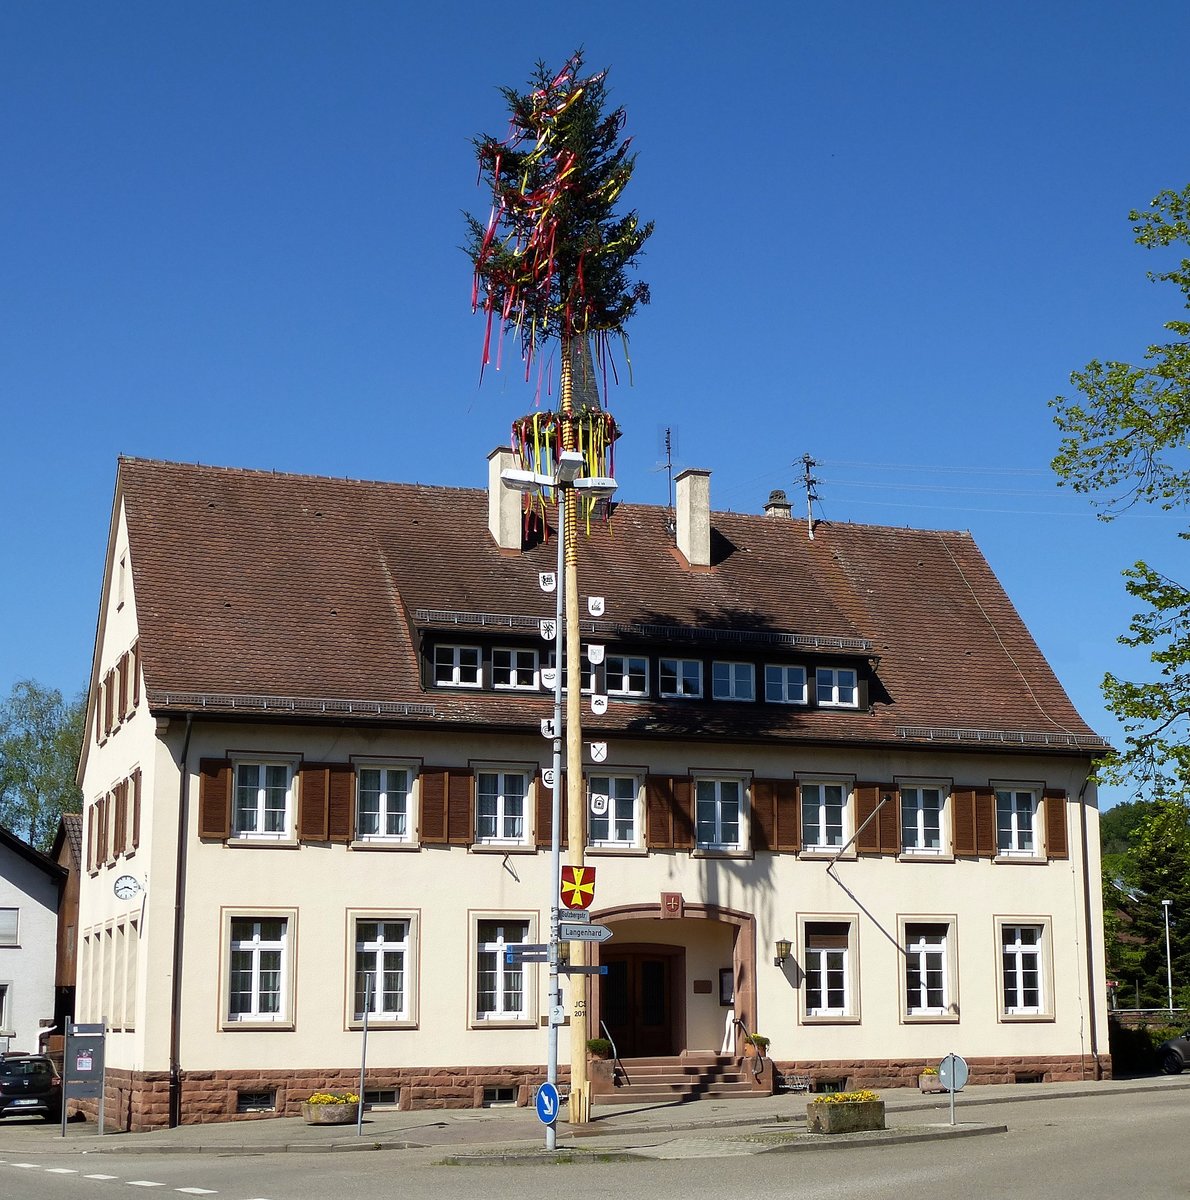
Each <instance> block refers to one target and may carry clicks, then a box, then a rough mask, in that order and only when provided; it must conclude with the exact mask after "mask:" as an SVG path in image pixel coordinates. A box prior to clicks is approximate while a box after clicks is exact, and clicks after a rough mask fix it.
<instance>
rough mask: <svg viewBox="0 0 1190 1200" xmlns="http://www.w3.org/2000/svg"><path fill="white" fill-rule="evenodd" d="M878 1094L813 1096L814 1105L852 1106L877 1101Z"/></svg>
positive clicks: (857, 1093)
mask: <svg viewBox="0 0 1190 1200" xmlns="http://www.w3.org/2000/svg"><path fill="white" fill-rule="evenodd" d="M879 1099H880V1093H879V1092H870V1091H866V1090H865V1091H859V1092H828V1093H827V1094H826V1095H825V1096H815V1097H814V1100H813V1103H814V1104H854V1103H858V1102H860V1101H866V1100H879Z"/></svg>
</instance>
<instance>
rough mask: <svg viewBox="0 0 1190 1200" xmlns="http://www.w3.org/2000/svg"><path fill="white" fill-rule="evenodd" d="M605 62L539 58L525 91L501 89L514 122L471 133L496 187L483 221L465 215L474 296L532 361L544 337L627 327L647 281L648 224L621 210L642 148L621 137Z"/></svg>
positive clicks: (601, 337) (603, 334)
mask: <svg viewBox="0 0 1190 1200" xmlns="http://www.w3.org/2000/svg"><path fill="white" fill-rule="evenodd" d="M606 74H607V73H606V71H601V72H599V73H598V74H597V75H590V76H584V75H583V55H582V51H578V52H576V53H575V54H574V55H573V56H572V57H571V59H570V60H569V62H567V63H566V65H565V66H564V67H563V68H562V69H561V71H557V72H555V71H552V70H549V69H547V68H546V66H545V64H544V63H540V62H539V63H538V64H537V68H536V70H535V72H534V74H533V76H532V77H531V78H530V80H529V83H528V88H527V90H526V91H524V92H518V91H515V90H514V89H512V88H502V89H501V92H502V94H503V96H504V99H505V101H506V103H507V106H508V112H509V130H508V134H507V135H506V136H505V137H503V138H498V137H495V136H492V135H490V134H485V135H483V136H481V137H479V138H476V139H475V150H476V156H477V158H478V160H479V170H480V175H481V177H482V178H484V179H486V181H487V182H488V184H489V186H490V187H491V190H492V209H491V214H490V216H489V217H488V219H487V220H486V221H481V220H479V219H477V218H476V217H473V216H469V215H468V216H467V227H468V234H469V238H468V246H467V251H468V253H469V254H470V256H471V259H472V262H473V263H474V264H475V286H474V290H473V293H472V305H473V307H475V308H480V307H482V309H483V311H484V312H485V314H486V315H487V331H488V332H487V336H486V338H485V342H484V359H483V361H484V362H485V363H487V362H488V361H489V350H490V338H491V333H492V328H493V324H495V325H497V326H498V327H499V329H500V330H501V331H504V330H510V331H512V330H515V331H516V332H518V333H519V335H520V338H521V345H522V352H523V355H524V358H525V361H526V369H528V365H529V363H530V362H531V360H532V358H533V356H534V354H535V353H536V352H537V350H538V348H539V347H540V346H541V345H542V343H543V342H544V341H545V340H547V339H550V338H557V339H558V341H559V342H560V343H561V346H562V348H563V351H564V352H568V350H569V345H570V341H571V339H572V338H574V337H584V338H585V337H591V338H593V339H594V340H595V342H596V346H597V349H598V351H599V353H600V357H601V359H602V356H603V351H604V349H605V346H604V343H605V341H606V338H607V336H608V335H609V334H618V335H623V334H624V327H625V325H626V323H627V321H628V319H629V318H630V317H631V316H632V314H633V313H634V312H635V311H636V308H637V306H638V305H639V304H647V303H648V301H649V288H648V285H647V284H645V283H643V282H640V281H633V280H632V279H631V278H630V273H631V269H632V268H633V267H634V266H635V264H636V261H637V258H638V256H639V254H640V252H641V247H642V246H643V245H644V243H645V240H646V239H647V238H648V237H649V235H650V234H651V233H652V231H653V226H652V223H651V222H650V223H648V224H644V225H642V224H641V223H640V221H639V220H638V218H637V214H636V213H635V212H625V213H619V212H617V209H616V205H617V202H618V200H619V198H620V194H621V193H622V192H623V190H624V188H625V187H626V186H627V184H628V181H629V179H631V177H632V172H633V168H634V166H635V163H636V156H635V155H634V154H632V153H630V151H629V148H630V144H631V139H630V138H625V137H624V136H623V129H624V121H625V114H624V110H623V109H622V108H617V109H613V110H611V111H605V110H606V106H607V88H606V84H605V79H606Z"/></svg>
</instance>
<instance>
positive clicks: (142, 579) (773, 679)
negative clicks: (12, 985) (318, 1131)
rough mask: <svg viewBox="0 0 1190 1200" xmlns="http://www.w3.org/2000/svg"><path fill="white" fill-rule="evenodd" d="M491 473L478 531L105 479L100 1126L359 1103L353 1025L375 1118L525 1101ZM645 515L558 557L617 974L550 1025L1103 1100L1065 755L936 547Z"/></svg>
mask: <svg viewBox="0 0 1190 1200" xmlns="http://www.w3.org/2000/svg"><path fill="white" fill-rule="evenodd" d="M508 463H509V456H508V454H507V452H504V451H497V452H494V454H493V456H492V460H491V471H490V476H491V479H492V481H493V482H492V484H491V485H490V486H489V488H488V490H487V491H486V492H485V491H482V490H473V489H463V488H457V489H453V488H431V487H422V486H418V485H401V484H381V483H366V482H361V481H351V480H330V479H321V478H316V477H308V476H292V475H276V474H268V473H263V472H251V471H240V470H234V469H221V468H209V467H196V466H185V465H180V464H171V463H161V462H150V461H145V460H137V459H122V460H121V462H120V466H119V471H118V474H117V481H116V491H115V500H114V506H113V514H112V522H111V533H110V540H109V547H108V555H107V567H106V571H105V579H104V584H103V592H102V597H101V603H100V613H99V632H98V637H97V644H96V651H95V660H94V665H93V674H92V687H91V698H90V713H89V730H90V734H89V738H88V744H87V747H86V749H85V752H84V755H83V760H82V763H81V766H80V779H81V783H82V786H83V789H84V796H85V800H86V802H87V811H86V849H85V858H86V863H85V870H84V875H83V880H82V889H81V896H80V918H79V924H80V930H81V939H80V958H79V978H78V1005H77V1007H78V1013H77V1014H76V1016H77V1019H79V1020H85V1021H93V1020H94V1021H97V1020H106V1022H107V1023H108V1026H109V1029H110V1034H109V1040H108V1050H107V1067H108V1092H107V1097H106V1103H107V1110H108V1116H109V1119H111V1120H113V1121H115V1122H117V1123H118V1124H121V1125H123V1126H125V1127H129V1128H137V1129H140V1128H152V1127H155V1126H159V1125H164V1124H167V1123H176V1122H190V1121H200V1120H223V1119H229V1118H231V1117H234V1116H236V1115H245V1116H247V1115H254V1116H255V1115H260V1114H261V1113H292V1112H295V1111H296V1109H297V1106H298V1104H299V1103H300V1101H301V1100H302V1099H304V1098H305V1097H307V1096H308V1095H310V1094H311V1093H312V1092H314V1091H317V1090H321V1089H324V1088H327V1087H332V1088H343V1089H347V1088H351V1089H354V1087H355V1086H356V1083H357V1081H358V1071H359V1063H360V1052H361V1034H362V1027H363V1014H364V1011H365V1008H366V1009H367V1012H368V1025H369V1035H368V1077H367V1084H366V1091H367V1092H368V1093H369V1094H370V1096H371V1098H372V1099H373V1100H375V1101H376V1102H387V1103H394V1104H399V1105H400V1106H402V1107H406V1108H409V1107H414V1108H416V1107H434V1106H443V1105H452V1106H461V1105H480V1104H483V1103H494V1102H502V1101H506V1100H512V1101H516V1102H520V1103H524V1102H526V1101H527V1100H528V1099H529V1097H530V1096H531V1089H532V1087H533V1086H534V1085H535V1084H536V1083H537V1082H539V1081H540V1080H541V1079H542V1078H543V1077H544V1067H545V1055H546V1022H547V1020H548V1013H549V1009H550V997H549V996H548V989H547V978H548V976H547V967H546V966H545V965H544V964H541V963H535V962H528V963H510V962H509V961H508V959H507V952H506V950H505V947H506V946H508V945H515V944H522V943H530V944H536V943H542V942H545V941H546V940H547V937H548V929H549V921H550V905H551V897H552V896H553V895H554V887H553V883H552V881H551V867H550V854H549V844H550V835H551V829H550V803H549V801H550V791H549V788H548V786H547V784H546V778H547V777H546V776H545V775H544V774H543V772H545V771H546V769H547V768H548V767H549V766H550V752H551V746H552V743H551V741H549V740H547V739H546V738H544V737H543V736H542V731H541V721H542V720H543V719H546V718H549V717H550V716H551V715H552V712H553V705H552V693H551V691H550V689H549V687H548V679H549V671H550V669H551V667H552V658H551V647H552V643H548V642H546V641H545V640H543V637H542V633H541V630H540V621H541V620H542V619H543V618H548V617H550V616H552V614H553V606H554V596H553V595H552V594H550V593H548V592H545V591H543V590H542V581H541V576H542V575H543V574H548V573H549V572H550V571H551V570H552V569H553V566H554V557H555V551H556V545H555V543H554V542H553V540H552V538H551V536H550V530H549V528H548V523H549V522H552V512H551V513H549V514H547V515H546V516H545V517H544V518H543V516H542V514H541V513H539V512H530V513H529V514H527V515H526V514H523V513H522V512H521V511H520V508H519V505H520V500H519V498H518V497H516V496H515V495H513V494H511V493H506V492H505V491H503V490H502V489H501V488H500V487H499V485H498V477H499V470H500V469H501V468H502V467H503V466H506V465H508ZM678 483H679V487H678V512H677V514H676V516H677V520H676V522H674V523H673V525H674V526H676V531H675V532H671V524H670V522H669V520H668V518H669V514H668V512H667V510H665V509H657V508H651V507H648V506H637V505H622V506H618V507H617V509H616V510H615V511H614V514H613V515H612V518H611V523H610V525H608V524H607V523H605V522H604V521H603V520H602V519H597V520H596V521H595V522H594V523H593V524H592V527H591V530H590V533H589V535H587V536H585V538H584V543H583V546H582V547H581V550H580V587H581V590H582V593H583V594H584V595H598V596H600V597H602V599H603V601H604V605H605V607H604V611H603V613H602V614H601V615H600V616H599V617H594V616H588V614H587V613H584V623H583V639H584V645H585V647H586V650H585V654H584V660H583V663H582V688H583V691H584V739H585V740H584V750H585V756H586V761H585V769H584V789H583V790H584V795H585V796H586V799H587V813H586V847H585V861H586V864H587V865H588V866H593V867H595V869H596V889H595V896H594V901H593V904H592V911H593V914H594V916H595V919H596V920H597V921H600V922H602V923H603V924H606V925H607V926H608V927H609V928H610V929H611V931H612V937H611V939H610V940H608V941H606V942H604V943H602V945H599V946H598V947H595V948H594V950H593V954H592V957H593V959H594V961H595V962H597V963H598V964H600V965H602V966H606V967H607V973H606V974H605V975H603V976H595V977H587V978H585V979H584V978H581V977H578V978H576V980H575V981H574V982H573V983H567V984H565V985H564V988H563V998H562V999H563V1005H564V1007H565V1008H566V1010H567V1012H570V1011H572V1008H573V1005H574V1003H575V1001H576V999H581V1000H582V1001H583V1002H584V1003H585V1004H586V1005H587V1007H588V1010H589V1012H590V1017H591V1031H592V1033H595V1032H597V1031H599V1030H602V1029H605V1030H606V1032H607V1033H608V1034H609V1035H610V1036H611V1039H612V1041H613V1042H614V1043H615V1046H616V1050H617V1053H618V1055H619V1057H620V1059H621V1060H623V1063H624V1064H626V1065H627V1067H628V1069H627V1071H626V1075H627V1077H629V1078H630V1077H631V1075H632V1070H631V1066H632V1064H633V1062H641V1061H642V1060H649V1061H651V1062H654V1063H664V1062H667V1061H674V1062H691V1063H694V1062H698V1063H704V1064H706V1065H707V1066H708V1068H710V1069H715V1070H719V1069H725V1067H726V1066H729V1065H730V1064H732V1063H734V1062H735V1061H736V1060H738V1059H739V1057H740V1056H741V1055H742V1052H743V1038H744V1035H745V1033H760V1034H762V1035H764V1036H766V1037H768V1038H769V1039H771V1043H770V1046H769V1050H768V1055H769V1060H770V1065H769V1067H768V1068H767V1071H766V1074H765V1075H764V1076H763V1080H762V1081H763V1083H764V1085H765V1086H772V1085H773V1084H774V1082H779V1081H780V1079H781V1078H782V1077H789V1076H793V1075H799V1076H801V1075H805V1076H809V1077H810V1078H811V1079H813V1080H814V1081H815V1082H816V1084H821V1085H822V1086H826V1085H828V1084H837V1083H842V1082H845V1083H848V1084H851V1085H874V1086H880V1085H885V1086H891V1085H898V1084H901V1085H903V1084H906V1083H909V1082H911V1081H915V1080H916V1077H917V1074H918V1072H919V1070H920V1069H921V1068H922V1067H923V1066H924V1065H926V1064H932V1063H936V1062H937V1061H938V1060H939V1059H940V1058H941V1057H943V1056H944V1055H945V1054H947V1053H951V1052H955V1053H959V1054H962V1055H963V1056H964V1057H965V1058H966V1059H967V1061H968V1063H969V1064H970V1066H971V1070H972V1079H973V1082H976V1083H978V1082H980V1081H1006V1080H1007V1081H1011V1080H1014V1079H1022V1080H1023V1079H1034V1078H1043V1079H1061V1078H1079V1079H1087V1078H1103V1077H1105V1076H1107V1075H1109V1074H1110V1060H1109V1058H1108V1056H1107V1026H1106V1002H1105V985H1104V966H1103V935H1102V915H1101V910H1100V899H1099V888H1098V884H1097V880H1098V878H1099V851H1098V814H1097V809H1096V798H1095V791H1094V786H1093V784H1091V783H1089V782H1088V773H1089V766H1090V761H1091V758H1092V756H1093V755H1094V754H1095V753H1096V752H1097V751H1098V750H1099V749H1101V748H1102V746H1103V742H1102V740H1101V739H1100V738H1098V737H1097V736H1096V735H1095V734H1094V733H1093V732H1092V731H1091V730H1090V729H1089V728H1087V726H1086V724H1085V723H1084V722H1083V721H1082V719H1081V718H1080V717H1079V716H1078V714H1077V712H1076V711H1075V710H1074V709H1073V707H1072V705H1071V704H1070V701H1069V699H1068V698H1067V697H1066V695H1065V693H1064V692H1063V690H1062V688H1061V686H1060V684H1059V683H1058V681H1057V680H1056V679H1055V678H1054V676H1053V673H1052V671H1051V670H1050V668H1049V667H1048V665H1047V664H1046V663H1045V660H1044V658H1043V657H1042V656H1041V654H1040V652H1039V651H1038V649H1037V647H1036V645H1035V644H1034V643H1033V641H1032V639H1031V638H1030V636H1029V634H1028V632H1027V630H1026V629H1025V628H1024V626H1023V625H1022V623H1021V621H1020V618H1019V617H1018V615H1017V614H1016V612H1015V610H1014V609H1013V608H1012V605H1011V603H1010V602H1009V600H1008V598H1007V597H1006V596H1005V595H1004V593H1003V591H1002V589H1001V588H1000V587H999V584H998V583H997V581H996V580H995V577H994V576H993V574H992V572H991V570H990V569H989V567H988V566H987V563H986V562H985V561H984V559H983V557H982V556H981V555H980V554H979V551H978V549H977V548H976V547H975V546H974V544H973V543H972V541H971V539H970V537H969V536H968V535H966V534H963V533H953V532H940V531H916V530H900V529H887V528H883V527H873V526H831V525H828V524H819V525H817V526H816V527H814V528H813V530H812V533H813V536H810V535H811V529H810V528H809V527H808V526H807V525H806V523H805V522H801V521H795V520H793V519H791V518H790V516H789V510H788V506H787V505H784V504H783V503H782V502H781V500H780V498H776V499H774V500H773V501H772V502H771V503H770V504H769V505H768V506H766V512H765V514H764V515H759V514H757V515H746V514H728V513H717V512H713V511H712V510H711V509H710V504H709V476H708V475H707V473H706V472H688V473H686V475H685V476H684V477H682V478H681V479H679V481H678ZM592 648H594V649H593V651H592ZM600 696H606V697H607V698H608V703H607V708H606V711H605V712H599V711H596V710H598V709H599V708H601V707H602V706H601V704H599V703H597V702H596V701H595V699H594V698H595V697H600ZM593 745H594V746H596V747H598V746H603V747H606V752H605V755H604V752H603V751H601V750H597V751H595V752H596V753H598V754H599V760H598V761H596V760H595V759H593V758H592V753H593V751H592V746H593ZM778 960H780V961H778ZM563 1045H564V1046H565V1045H566V1042H565V1039H564V1040H563ZM564 1058H565V1052H564ZM597 1098H598V1097H597Z"/></svg>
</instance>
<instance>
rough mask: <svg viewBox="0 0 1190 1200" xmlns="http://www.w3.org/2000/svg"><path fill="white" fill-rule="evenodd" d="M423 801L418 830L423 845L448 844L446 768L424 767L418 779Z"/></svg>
mask: <svg viewBox="0 0 1190 1200" xmlns="http://www.w3.org/2000/svg"><path fill="white" fill-rule="evenodd" d="M417 790H418V795H419V797H420V800H421V814H420V820H419V821H418V828H419V829H420V830H421V840H422V845H425V846H443V845H445V844H446V768H445V767H422V769H421V773H420V774H419V775H418V779H417Z"/></svg>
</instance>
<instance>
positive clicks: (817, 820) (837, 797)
mask: <svg viewBox="0 0 1190 1200" xmlns="http://www.w3.org/2000/svg"><path fill="white" fill-rule="evenodd" d="M848 792H849V788H848V786H847V784H844V783H829V782H825V781H824V782H814V781H811V782H803V783H802V785H801V793H802V848H803V849H804V850H835V849H838V848H840V847H841V846H842V845H843V844H844V843H845V842H846V840H847V798H848Z"/></svg>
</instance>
